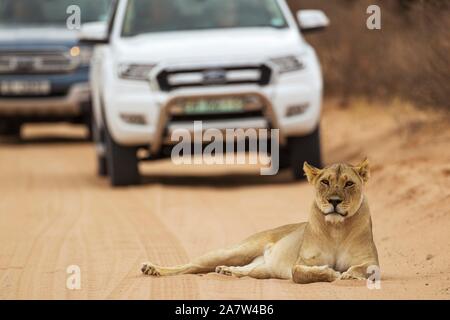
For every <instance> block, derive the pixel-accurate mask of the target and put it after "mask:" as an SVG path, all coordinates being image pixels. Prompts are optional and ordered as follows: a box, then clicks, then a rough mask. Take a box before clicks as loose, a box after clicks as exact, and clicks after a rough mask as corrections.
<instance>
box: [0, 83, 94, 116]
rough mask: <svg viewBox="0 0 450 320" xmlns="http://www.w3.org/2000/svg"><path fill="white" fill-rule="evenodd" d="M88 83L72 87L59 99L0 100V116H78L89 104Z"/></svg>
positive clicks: (21, 98)
mask: <svg viewBox="0 0 450 320" xmlns="http://www.w3.org/2000/svg"><path fill="white" fill-rule="evenodd" d="M90 96H91V95H90V88H89V84H88V83H78V84H74V85H72V87H71V88H70V89H69V91H68V93H67V95H65V96H61V97H37V98H23V97H18V98H0V116H3V117H21V116H23V117H32V116H36V117H39V116H46V117H50V116H55V117H59V116H74V117H76V116H79V115H82V114H83V113H84V112H86V106H87V105H89V103H90V99H91V97H90Z"/></svg>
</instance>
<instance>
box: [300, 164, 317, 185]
mask: <svg viewBox="0 0 450 320" xmlns="http://www.w3.org/2000/svg"><path fill="white" fill-rule="evenodd" d="M303 171H305V176H306V178H307V179H308V182H309V183H313V182H314V179H315V178H316V177H317V176H318V175H319V174H320V172H321V170H320V169H319V168H316V167H313V166H312V165H310V164H309V163H308V162H306V161H305V163H304V164H303Z"/></svg>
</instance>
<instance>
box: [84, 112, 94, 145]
mask: <svg viewBox="0 0 450 320" xmlns="http://www.w3.org/2000/svg"><path fill="white" fill-rule="evenodd" d="M83 124H84V125H85V126H86V128H87V129H88V134H87V137H86V139H87V141H90V142H93V141H94V140H95V139H94V138H95V137H94V130H95V128H94V127H93V126H94V119H93V117H92V114H91V113H89V114H88V115H86V116H84V117H83Z"/></svg>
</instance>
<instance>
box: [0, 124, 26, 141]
mask: <svg viewBox="0 0 450 320" xmlns="http://www.w3.org/2000/svg"><path fill="white" fill-rule="evenodd" d="M21 127H22V125H21V124H20V123H17V122H13V123H11V122H7V121H1V122H0V135H4V136H8V137H13V138H20V128H21Z"/></svg>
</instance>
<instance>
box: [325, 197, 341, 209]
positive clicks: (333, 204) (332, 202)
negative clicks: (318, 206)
mask: <svg viewBox="0 0 450 320" xmlns="http://www.w3.org/2000/svg"><path fill="white" fill-rule="evenodd" d="M328 202H329V203H330V204H331V205H332V206H333V207H334V208H336V207H337V206H338V204H339V203H341V202H342V200H341V199H328Z"/></svg>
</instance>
